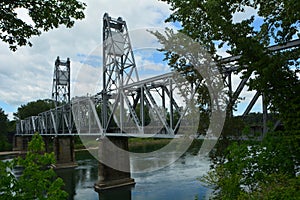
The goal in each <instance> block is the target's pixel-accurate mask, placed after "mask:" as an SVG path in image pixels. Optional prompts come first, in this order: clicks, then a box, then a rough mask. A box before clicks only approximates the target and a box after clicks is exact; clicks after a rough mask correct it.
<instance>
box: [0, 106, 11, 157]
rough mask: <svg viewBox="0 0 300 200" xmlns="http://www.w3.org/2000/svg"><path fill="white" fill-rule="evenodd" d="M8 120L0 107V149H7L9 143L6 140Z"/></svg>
mask: <svg viewBox="0 0 300 200" xmlns="http://www.w3.org/2000/svg"><path fill="white" fill-rule="evenodd" d="M9 128H10V127H9V121H8V118H7V115H6V114H5V113H4V111H3V110H2V108H0V151H6V150H9V149H10V147H11V145H10V144H9V143H8V141H7V133H8V131H9Z"/></svg>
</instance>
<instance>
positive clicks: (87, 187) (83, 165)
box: [56, 151, 133, 200]
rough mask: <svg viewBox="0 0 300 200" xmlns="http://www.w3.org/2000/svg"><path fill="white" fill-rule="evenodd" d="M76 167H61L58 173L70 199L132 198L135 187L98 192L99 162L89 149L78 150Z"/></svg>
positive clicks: (108, 199)
mask: <svg viewBox="0 0 300 200" xmlns="http://www.w3.org/2000/svg"><path fill="white" fill-rule="evenodd" d="M76 160H77V163H78V166H77V167H76V168H68V169H59V170H56V174H57V175H58V176H59V177H60V178H62V179H63V180H64V183H65V185H64V187H63V189H64V190H65V191H66V192H67V193H68V194H69V197H68V199H69V200H73V199H85V200H86V199H90V200H95V199H99V200H115V199H124V200H131V192H132V188H133V187H122V188H117V189H111V190H105V191H103V192H99V193H97V192H96V191H94V184H95V183H96V182H97V179H98V162H97V160H95V159H94V158H93V157H92V156H91V155H90V154H89V153H88V151H82V152H76Z"/></svg>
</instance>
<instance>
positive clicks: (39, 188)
mask: <svg viewBox="0 0 300 200" xmlns="http://www.w3.org/2000/svg"><path fill="white" fill-rule="evenodd" d="M44 151H45V145H44V142H43V139H42V137H41V136H40V135H39V134H37V133H36V134H35V135H34V136H33V138H32V140H31V142H30V143H29V145H28V152H27V154H26V157H25V158H19V159H17V160H14V161H12V162H5V163H4V162H0V165H1V166H0V178H1V180H4V181H1V183H0V193H1V195H2V196H3V197H4V199H52V200H56V199H66V198H67V196H68V194H67V193H66V192H65V191H63V190H62V189H61V187H62V186H63V185H64V183H63V181H62V179H61V178H56V174H55V172H54V170H53V169H52V168H49V167H50V166H51V165H52V164H54V163H55V157H54V154H53V153H50V154H49V153H44ZM17 165H19V166H22V167H23V168H24V170H23V173H22V175H21V176H20V177H19V178H16V177H15V176H14V175H13V174H12V169H13V168H14V167H16V166H17Z"/></svg>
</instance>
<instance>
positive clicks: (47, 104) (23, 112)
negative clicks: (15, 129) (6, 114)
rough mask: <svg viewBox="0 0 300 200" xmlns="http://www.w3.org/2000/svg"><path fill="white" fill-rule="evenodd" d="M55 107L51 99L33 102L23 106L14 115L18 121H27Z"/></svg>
mask: <svg viewBox="0 0 300 200" xmlns="http://www.w3.org/2000/svg"><path fill="white" fill-rule="evenodd" d="M54 107H55V106H54V102H53V101H52V100H50V99H45V100H37V101H32V102H29V103H27V104H26V105H21V106H20V107H19V108H18V111H17V112H16V113H14V116H15V117H16V118H17V119H25V118H27V117H30V116H37V115H38V114H39V113H42V112H44V111H48V110H50V109H51V108H54Z"/></svg>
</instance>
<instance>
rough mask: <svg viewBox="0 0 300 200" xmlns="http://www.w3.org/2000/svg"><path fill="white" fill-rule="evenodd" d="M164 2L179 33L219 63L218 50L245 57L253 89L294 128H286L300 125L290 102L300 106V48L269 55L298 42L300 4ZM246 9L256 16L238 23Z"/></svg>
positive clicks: (219, 0) (218, 0) (216, 0)
mask: <svg viewBox="0 0 300 200" xmlns="http://www.w3.org/2000/svg"><path fill="white" fill-rule="evenodd" d="M162 1H165V2H167V3H169V4H170V5H171V10H172V11H173V13H172V14H171V15H170V16H169V17H168V19H167V20H166V21H167V22H180V23H181V26H182V30H180V31H181V32H182V33H184V34H186V35H188V36H189V37H191V38H193V39H194V40H196V41H198V42H199V43H201V44H202V45H203V46H204V47H205V48H206V49H207V51H209V52H210V53H211V54H212V56H213V57H214V59H215V60H216V61H218V60H219V58H220V55H219V54H218V52H219V51H217V50H218V49H219V50H220V49H222V48H223V50H224V49H226V51H227V53H229V54H230V55H232V56H238V55H239V56H241V59H240V60H239V61H238V65H239V66H240V68H239V70H240V71H243V73H244V76H250V74H254V75H255V76H253V77H251V80H250V89H256V90H258V91H261V92H263V93H264V94H265V95H266V97H267V99H266V100H267V101H268V102H269V103H270V106H271V107H272V109H273V110H275V111H279V112H280V113H281V114H282V119H283V120H284V121H285V122H286V123H288V124H289V125H288V126H287V127H291V126H290V125H295V124H300V123H298V122H299V121H298V122H297V123H292V122H291V121H294V120H295V118H297V119H298V118H299V115H300V114H299V112H294V111H295V108H294V107H293V106H290V104H287V103H286V102H287V101H289V102H290V103H291V104H293V105H294V106H296V105H297V104H298V103H297V102H299V101H300V99H299V95H296V94H299V92H300V88H299V85H300V84H299V82H300V81H299V76H298V75H299V74H298V73H299V60H298V57H299V53H300V48H299V47H296V48H293V49H289V50H286V51H281V52H270V51H269V50H268V49H267V48H266V47H267V46H269V45H271V44H285V43H286V42H288V41H291V40H292V39H297V38H299V36H300V34H299V29H300V19H299V16H300V13H299V12H300V11H299V10H300V3H299V2H298V1H294V0H289V1H285V0H275V1H262V0H254V1H250V0H238V1H226V0H214V1H212V0H208V1H197V0H191V1H180V0H162ZM245 10H252V11H255V14H253V15H249V16H248V18H244V19H242V20H239V21H237V20H234V17H235V16H236V15H237V14H238V13H241V12H245ZM168 59H169V61H170V62H171V63H175V62H177V61H178V59H176V57H174V56H173V57H170V58H168ZM181 62H182V61H181ZM175 67H177V65H176V66H175ZM179 67H180V70H185V69H184V68H183V67H182V66H179ZM292 102H293V103H292ZM298 110H299V109H298ZM291 123H292V124H291Z"/></svg>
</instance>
